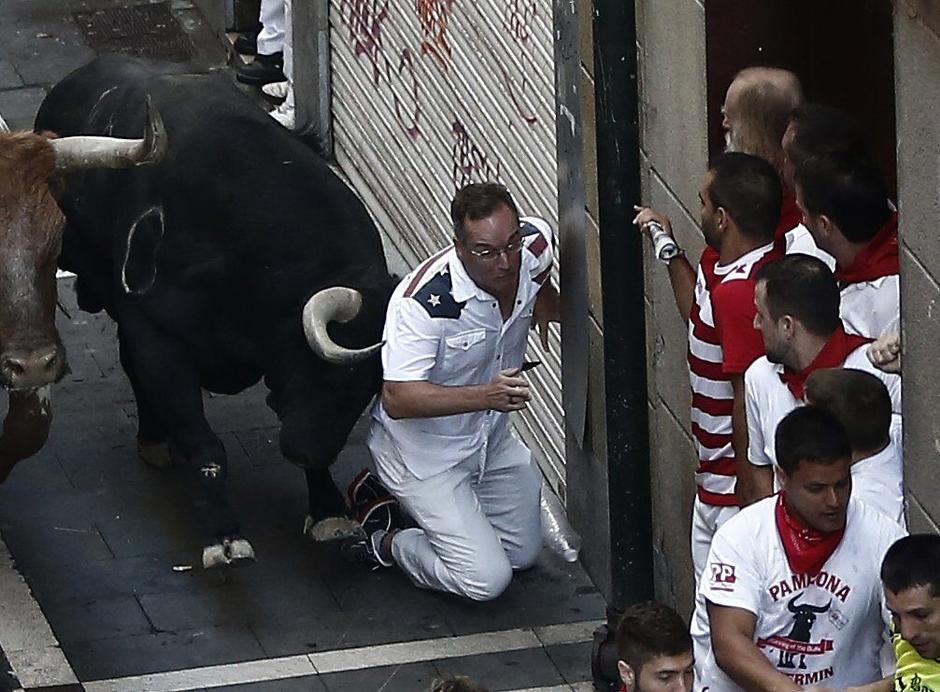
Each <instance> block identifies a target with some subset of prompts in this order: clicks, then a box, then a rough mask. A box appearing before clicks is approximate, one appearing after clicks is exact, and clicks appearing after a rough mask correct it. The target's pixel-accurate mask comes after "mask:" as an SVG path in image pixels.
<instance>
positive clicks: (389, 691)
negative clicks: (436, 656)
mask: <svg viewBox="0 0 940 692" xmlns="http://www.w3.org/2000/svg"><path fill="white" fill-rule="evenodd" d="M437 676H438V672H437V669H436V668H435V667H434V666H433V665H431V664H430V663H410V664H408V665H403V666H388V667H384V668H373V669H371V670H355V671H349V672H347V673H331V674H329V675H321V676H320V681H321V682H322V683H323V685H324V686H325V687H326V689H327V690H328V691H329V692H363V690H382V692H419V691H420V690H426V689H427V688H428V687H430V686H431V682H432V681H433V680H434V679H435V678H436V677H437Z"/></svg>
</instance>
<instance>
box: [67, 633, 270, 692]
mask: <svg viewBox="0 0 940 692" xmlns="http://www.w3.org/2000/svg"><path fill="white" fill-rule="evenodd" d="M68 657H69V663H71V664H72V668H73V670H74V671H75V674H76V675H77V676H78V677H79V679H81V680H96V679H107V678H112V677H123V676H128V675H142V674H145V673H153V672H157V671H163V670H174V669H182V668H199V667H203V666H212V665H221V664H223V663H234V662H236V661H245V660H251V659H258V658H264V652H263V651H262V650H261V646H260V645H259V644H258V641H257V640H256V639H255V637H254V635H253V634H252V632H251V630H250V629H248V628H247V627H239V626H231V627H207V628H203V629H198V630H191V631H187V632H161V633H157V634H146V635H141V636H137V637H120V638H115V639H102V640H98V641H93V642H78V643H75V644H72V645H71V646H70V647H69V648H68Z"/></svg>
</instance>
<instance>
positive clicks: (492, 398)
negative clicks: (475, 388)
mask: <svg viewBox="0 0 940 692" xmlns="http://www.w3.org/2000/svg"><path fill="white" fill-rule="evenodd" d="M518 374H519V369H518V368H512V369H511V370H502V371H500V373H499V374H498V375H497V376H496V377H494V378H493V380H492V381H491V382H490V383H489V384H487V385H486V404H487V408H490V409H492V410H494V411H502V412H503V413H508V412H509V411H522V410H523V409H524V408H525V407H526V402H527V401H528V400H529V383H528V382H526V381H525V380H524V379H522V378H521V377H518Z"/></svg>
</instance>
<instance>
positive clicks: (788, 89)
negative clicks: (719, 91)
mask: <svg viewBox="0 0 940 692" xmlns="http://www.w3.org/2000/svg"><path fill="white" fill-rule="evenodd" d="M802 102H803V88H802V86H801V85H800V80H799V78H798V77H797V76H796V75H795V74H793V73H792V72H790V71H789V70H782V69H779V68H776V67H748V68H745V69H743V70H741V71H740V72H738V74H737V75H735V78H734V80H733V81H732V82H731V86H729V87H728V92H727V94H726V95H725V103H724V105H723V106H722V109H721V110H722V114H723V115H724V118H723V120H722V123H721V124H722V127H723V128H724V130H725V148H726V150H727V151H739V152H742V153H745V154H751V155H753V156H760V157H761V158H762V159H765V160H766V161H769V162H770V163H771V165H773V167H774V169H775V170H776V171H777V174H778V175H779V176H780V180H781V182H782V183H784V188H783V203H782V205H781V210H780V223H779V224H778V226H777V231H776V244H777V248H778V250H780V251H781V252H786V253H787V254H792V253H796V252H802V253H804V254H807V255H812V256H814V257H819V258H820V259H821V260H823V261H824V262H826V263H827V264H828V265H829V266H830V267H831V266H832V265H833V260H832V258H831V257H829V256H828V255H827V254H826V253H825V252H823V251H821V250H820V249H819V248H818V247H817V246H816V243H815V241H814V240H813V236H812V235H810V233H809V231H808V230H807V229H806V227H804V226H803V225H802V223H801V222H802V216H801V213H800V210H799V208H798V207H797V205H796V197H795V195H794V192H793V190H792V189H791V188H790V187H788V186H787V185H786V178H785V176H784V153H783V146H782V141H783V135H784V133H785V132H786V130H787V125H788V123H789V119H790V114H791V113H792V112H793V110H794V109H795V108H797V107H798V106H799V105H800V104H801V103H802Z"/></svg>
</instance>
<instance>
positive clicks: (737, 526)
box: [691, 496, 906, 692]
mask: <svg viewBox="0 0 940 692" xmlns="http://www.w3.org/2000/svg"><path fill="white" fill-rule="evenodd" d="M776 503H777V497H776V496H774V497H769V498H765V499H764V500H761V501H760V502H757V503H755V504H753V505H751V506H750V507H747V508H745V509H743V510H742V511H741V512H739V513H738V514H737V515H736V516H734V517H732V518H731V519H729V520H728V521H727V522H726V523H725V524H724V526H722V527H721V528H720V529H718V531H717V533H716V534H715V538H714V539H713V540H712V547H711V550H710V551H709V553H708V561H707V563H706V566H705V572H704V573H703V574H702V578H701V580H700V581H699V588H698V593H697V596H696V604H695V614H694V616H693V619H692V627H691V631H692V639H693V643H694V650H695V666H696V689H697V690H705V689H708V690H710V692H728V691H731V690H739V689H740V688H739V687H738V686H737V685H736V684H735V683H734V682H733V681H732V680H731V679H730V678H729V677H728V676H727V675H726V674H725V673H724V671H722V670H721V669H720V668H719V667H718V664H717V663H716V661H715V658H714V655H713V653H712V647H711V631H710V628H709V622H708V612H707V609H706V601H710V602H711V603H713V604H715V605H719V606H727V607H733V608H742V609H744V610H747V611H749V612H751V613H753V614H754V615H756V616H757V623H756V625H755V628H754V642H755V644H756V645H757V647H758V648H759V649H760V651H761V652H762V653H763V654H764V655H765V656H766V657H767V660H768V661H770V662H771V664H772V665H773V666H774V667H775V668H776V669H777V670H778V671H779V672H780V673H783V674H784V675H787V676H788V677H789V678H791V679H792V680H793V681H794V682H795V683H796V684H797V685H800V686H802V687H810V686H812V685H824V686H826V687H834V688H843V687H847V686H852V685H861V684H865V683H869V682H873V681H875V680H878V679H881V677H882V667H881V661H882V659H881V650H882V646H884V645H885V644H886V643H887V641H888V630H887V625H888V622H889V621H890V616H889V614H888V611H887V609H886V608H885V605H884V597H883V593H882V589H881V579H880V576H879V573H880V570H881V561H882V559H883V558H884V554H885V552H887V550H888V548H889V547H891V545H892V544H893V543H894V542H895V541H896V540H898V539H899V538H901V537H902V536H904V535H906V531H904V529H902V528H901V527H900V526H898V525H897V524H896V523H894V522H893V521H891V520H890V519H888V518H887V517H885V516H884V515H882V514H881V513H879V512H876V511H874V510H872V509H871V508H869V507H866V506H865V505H864V504H863V503H861V502H858V501H856V500H855V499H854V498H852V499H851V500H850V501H849V507H848V517H847V520H846V530H845V535H844V536H843V538H842V541H841V542H840V543H839V546H838V547H837V548H836V550H835V552H834V553H833V554H832V555H830V556H829V559H828V560H827V561H826V563H825V564H824V565H823V568H822V570H821V571H820V572H819V574H817V575H815V576H813V577H810V576H808V575H798V574H794V573H793V572H792V571H791V570H790V566H789V563H788V562H787V558H786V553H785V552H784V549H783V543H782V542H781V540H780V535H779V533H778V532H777V525H776V520H775V512H774V510H775V506H776Z"/></svg>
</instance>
